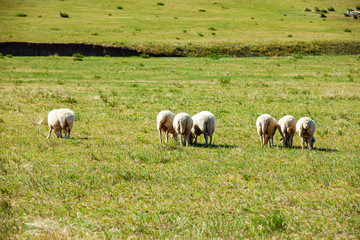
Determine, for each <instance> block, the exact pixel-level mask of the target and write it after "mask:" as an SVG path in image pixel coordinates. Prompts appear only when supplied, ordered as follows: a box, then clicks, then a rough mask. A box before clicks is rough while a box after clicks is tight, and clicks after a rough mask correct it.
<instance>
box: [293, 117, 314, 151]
mask: <svg viewBox="0 0 360 240" xmlns="http://www.w3.org/2000/svg"><path fill="white" fill-rule="evenodd" d="M315 129H316V125H315V122H314V121H313V120H312V119H311V118H309V117H303V118H300V119H299V121H298V122H297V123H296V132H298V134H299V136H300V138H301V148H302V149H304V148H305V142H306V147H309V149H312V148H313V146H314V142H315V138H314V133H315Z"/></svg>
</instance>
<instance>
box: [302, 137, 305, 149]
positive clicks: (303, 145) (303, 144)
mask: <svg viewBox="0 0 360 240" xmlns="http://www.w3.org/2000/svg"><path fill="white" fill-rule="evenodd" d="M304 148H305V140H304V138H301V149H302V150H304Z"/></svg>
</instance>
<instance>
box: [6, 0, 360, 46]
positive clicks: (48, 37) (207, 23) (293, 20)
mask: <svg viewBox="0 0 360 240" xmlns="http://www.w3.org/2000/svg"><path fill="white" fill-rule="evenodd" d="M119 3H120V2H119V1H114V0H110V1H95V0H91V1H88V0H79V1H52V2H51V3H50V4H49V1H47V0H29V1H20V0H2V1H1V8H0V26H1V27H0V41H29V42H76V43H83V42H87V43H98V44H107V45H126V46H128V47H132V46H142V45H144V44H145V45H149V44H153V43H157V44H161V43H164V44H165V43H166V44H171V45H173V44H175V45H176V44H187V43H189V42H191V43H195V44H204V45H206V46H208V45H209V44H222V43H224V42H237V43H239V42H241V43H252V44H255V43H256V44H267V43H269V42H276V41H287V40H288V34H289V31H291V33H292V34H293V37H292V40H293V41H307V42H311V41H314V40H317V41H343V40H352V41H358V40H359V27H358V21H356V20H354V19H352V18H346V17H344V15H343V13H344V12H345V11H346V9H347V8H355V7H356V5H357V4H358V1H337V0H329V1H326V2H324V1H321V0H316V1H311V2H309V1H304V0H297V1H290V0H286V1H280V0H270V1H260V0H254V1H250V2H248V1H232V0H225V1H221V2H219V1H200V0H196V1H193V0H191V1H190V0H184V1H181V2H175V1H172V2H171V1H170V2H154V1H136V2H134V1H130V0H124V1H121V8H122V10H121V11H119V9H118V8H119ZM315 7H318V8H319V10H321V9H327V8H329V7H333V8H334V9H336V11H333V12H329V13H327V19H326V21H323V19H321V18H320V17H319V16H320V14H319V13H316V12H315V11H314V10H313V11H310V12H305V11H304V9H306V8H308V9H315ZM19 12H24V13H26V14H27V17H26V18H20V17H16V14H17V13H19ZM59 12H62V13H66V14H68V15H69V16H70V17H69V18H62V17H60V16H59ZM285 15H286V16H285ZM39 16H41V17H39ZM212 28H214V29H216V34H215V35H213V34H212V32H211V31H212V30H211V29H212ZM345 28H351V29H354V31H353V33H352V34H351V35H350V34H349V35H344V33H343V29H345ZM53 29H58V30H56V31H55V30H53ZM138 29H141V31H138ZM184 29H186V30H187V33H186V34H185V33H184V32H183V30H184ZM94 32H96V33H98V35H93V33H94ZM198 33H202V34H203V36H200V35H199V34H198Z"/></svg>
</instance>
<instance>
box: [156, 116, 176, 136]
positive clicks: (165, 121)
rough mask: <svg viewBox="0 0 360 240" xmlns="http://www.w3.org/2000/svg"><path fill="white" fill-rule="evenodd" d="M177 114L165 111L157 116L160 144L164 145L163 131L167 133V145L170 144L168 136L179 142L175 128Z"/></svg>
mask: <svg viewBox="0 0 360 240" xmlns="http://www.w3.org/2000/svg"><path fill="white" fill-rule="evenodd" d="M174 117H175V114H173V113H172V112H170V111H167V110H164V111H161V112H159V114H158V115H157V118H156V120H157V129H158V131H159V137H160V143H162V137H161V130H162V131H164V132H165V143H167V142H168V135H169V134H170V136H171V137H172V138H173V139H174V140H175V141H177V133H176V132H175V130H174V128H173V121H174Z"/></svg>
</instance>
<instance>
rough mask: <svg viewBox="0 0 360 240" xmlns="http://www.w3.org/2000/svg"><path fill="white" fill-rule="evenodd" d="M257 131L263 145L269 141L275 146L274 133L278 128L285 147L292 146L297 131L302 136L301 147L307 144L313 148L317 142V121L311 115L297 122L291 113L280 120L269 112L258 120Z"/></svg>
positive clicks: (270, 144)
mask: <svg viewBox="0 0 360 240" xmlns="http://www.w3.org/2000/svg"><path fill="white" fill-rule="evenodd" d="M256 127H257V132H258V134H259V136H260V141H261V146H262V147H263V146H264V145H266V144H267V143H269V147H271V146H274V139H273V137H274V134H275V132H276V129H279V132H280V135H281V137H282V138H281V139H280V140H283V146H284V147H292V145H293V138H294V134H295V131H296V132H297V133H298V134H299V137H300V138H301V148H302V149H304V148H305V144H306V146H307V147H308V148H309V149H312V148H313V146H314V142H315V137H314V133H315V128H316V125H315V122H314V121H313V120H312V119H311V118H309V117H303V118H300V119H299V120H298V122H297V123H296V121H295V118H294V117H293V116H291V115H286V116H285V117H283V118H281V119H280V120H279V122H276V120H275V119H274V118H273V117H272V116H270V115H269V114H263V115H261V116H260V117H258V119H257V120H256Z"/></svg>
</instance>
